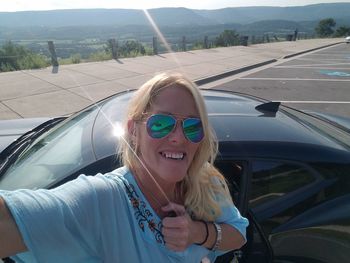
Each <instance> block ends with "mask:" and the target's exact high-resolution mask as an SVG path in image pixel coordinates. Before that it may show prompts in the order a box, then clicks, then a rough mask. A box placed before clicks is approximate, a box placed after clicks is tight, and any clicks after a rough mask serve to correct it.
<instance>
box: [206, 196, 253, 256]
mask: <svg viewBox="0 0 350 263" xmlns="http://www.w3.org/2000/svg"><path fill="white" fill-rule="evenodd" d="M224 203H225V204H223V205H222V206H221V215H220V216H219V217H218V218H217V219H216V220H215V221H216V223H219V224H228V225H231V226H232V227H234V228H235V229H237V230H238V232H240V233H241V235H242V236H243V238H244V239H245V241H247V238H246V228H247V226H248V225H249V221H248V219H247V218H245V217H243V216H242V215H241V213H240V212H239V210H238V209H237V208H236V206H235V205H234V204H233V203H232V202H229V203H228V202H224ZM226 252H228V251H223V250H216V251H211V252H210V253H209V255H208V256H207V257H208V258H209V259H210V260H211V261H210V262H214V260H215V259H216V257H218V256H220V255H222V254H224V253H226Z"/></svg>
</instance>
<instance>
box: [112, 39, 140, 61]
mask: <svg viewBox="0 0 350 263" xmlns="http://www.w3.org/2000/svg"><path fill="white" fill-rule="evenodd" d="M105 52H106V53H110V54H112V46H111V43H110V42H108V43H107V46H105ZM117 52H118V57H124V58H126V57H136V56H143V55H145V54H146V52H147V51H146V48H145V47H144V46H143V45H142V43H140V42H139V41H136V40H127V41H125V42H124V43H123V44H122V45H120V46H119V45H117Z"/></svg>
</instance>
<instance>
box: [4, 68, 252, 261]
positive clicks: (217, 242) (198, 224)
mask: <svg viewBox="0 0 350 263" xmlns="http://www.w3.org/2000/svg"><path fill="white" fill-rule="evenodd" d="M174 98H176V100H175V99H174ZM92 123H94V121H92ZM124 127H125V128H124V131H125V134H124V135H122V138H123V139H122V140H121V142H122V145H121V147H120V154H121V157H122V160H123V164H124V166H123V167H121V168H118V169H116V170H114V171H112V172H109V173H107V174H103V175H102V174H97V175H96V176H85V175H81V176H79V177H78V178H77V179H75V180H72V181H70V182H68V183H65V184H63V185H61V186H60V187H57V188H54V189H51V190H37V191H33V190H17V191H0V258H1V257H6V256H13V258H14V259H15V260H18V261H20V262H37V261H42V262H61V258H62V257H64V258H65V262H72V263H73V262H74V263H75V262H85V261H87V260H88V261H89V262H122V261H125V260H127V261H128V262H146V263H147V262H149V263H150V262H168V261H172V260H176V261H178V260H181V261H183V262H193V263H198V262H200V261H201V260H202V259H204V258H206V259H209V260H212V261H214V260H215V258H216V257H217V256H219V255H221V254H223V253H225V252H226V251H229V250H233V249H237V248H240V247H241V246H242V245H243V244H244V243H245V232H246V227H247V225H248V221H247V219H245V218H243V217H242V216H241V215H240V213H239V211H238V210H237V209H236V207H235V206H234V204H233V202H232V200H231V197H230V193H229V191H228V187H227V185H226V182H225V179H224V177H223V175H222V174H221V173H220V172H219V171H218V170H217V169H216V168H215V167H214V166H213V161H214V159H215V155H216V151H217V143H216V140H215V135H214V133H213V131H212V129H211V127H210V126H209V122H208V117H207V112H206V108H205V104H204V99H203V97H202V95H201V93H200V91H199V89H198V88H197V87H196V86H195V85H194V84H193V83H192V82H191V81H189V80H188V79H186V78H185V77H183V76H182V75H179V74H161V75H157V76H155V77H154V78H152V79H151V80H149V81H148V82H146V83H145V84H144V85H143V86H142V87H141V88H140V89H139V90H138V91H136V92H135V94H134V97H133V98H132V100H131V101H130V104H129V109H128V112H127V118H126V120H125V126H124ZM75 143H76V142H75ZM67 145H68V143H67ZM57 158H61V157H59V156H58V157H57ZM62 158H64V157H62ZM208 160H209V162H208ZM48 166H49V164H48ZM34 172H35V171H34ZM57 247H60V249H57ZM24 251H25V253H20V252H24ZM149 251H152V253H149Z"/></svg>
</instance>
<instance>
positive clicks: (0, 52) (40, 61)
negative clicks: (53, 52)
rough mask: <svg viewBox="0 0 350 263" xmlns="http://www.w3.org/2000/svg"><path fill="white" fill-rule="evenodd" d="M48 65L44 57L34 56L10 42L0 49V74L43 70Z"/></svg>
mask: <svg viewBox="0 0 350 263" xmlns="http://www.w3.org/2000/svg"><path fill="white" fill-rule="evenodd" d="M48 65H49V63H48V60H47V58H46V57H44V56H42V55H38V54H35V53H33V52H31V51H30V50H28V49H26V48H24V47H22V46H20V45H16V44H14V43H12V42H11V41H8V42H6V43H5V44H4V45H3V46H2V47H1V48H0V72H3V71H14V70H22V69H34V68H43V67H46V66H48Z"/></svg>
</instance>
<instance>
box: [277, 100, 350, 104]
mask: <svg viewBox="0 0 350 263" xmlns="http://www.w3.org/2000/svg"><path fill="white" fill-rule="evenodd" d="M273 101H278V102H281V103H305V104H350V101H329V100H319V101H317V100H273Z"/></svg>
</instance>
